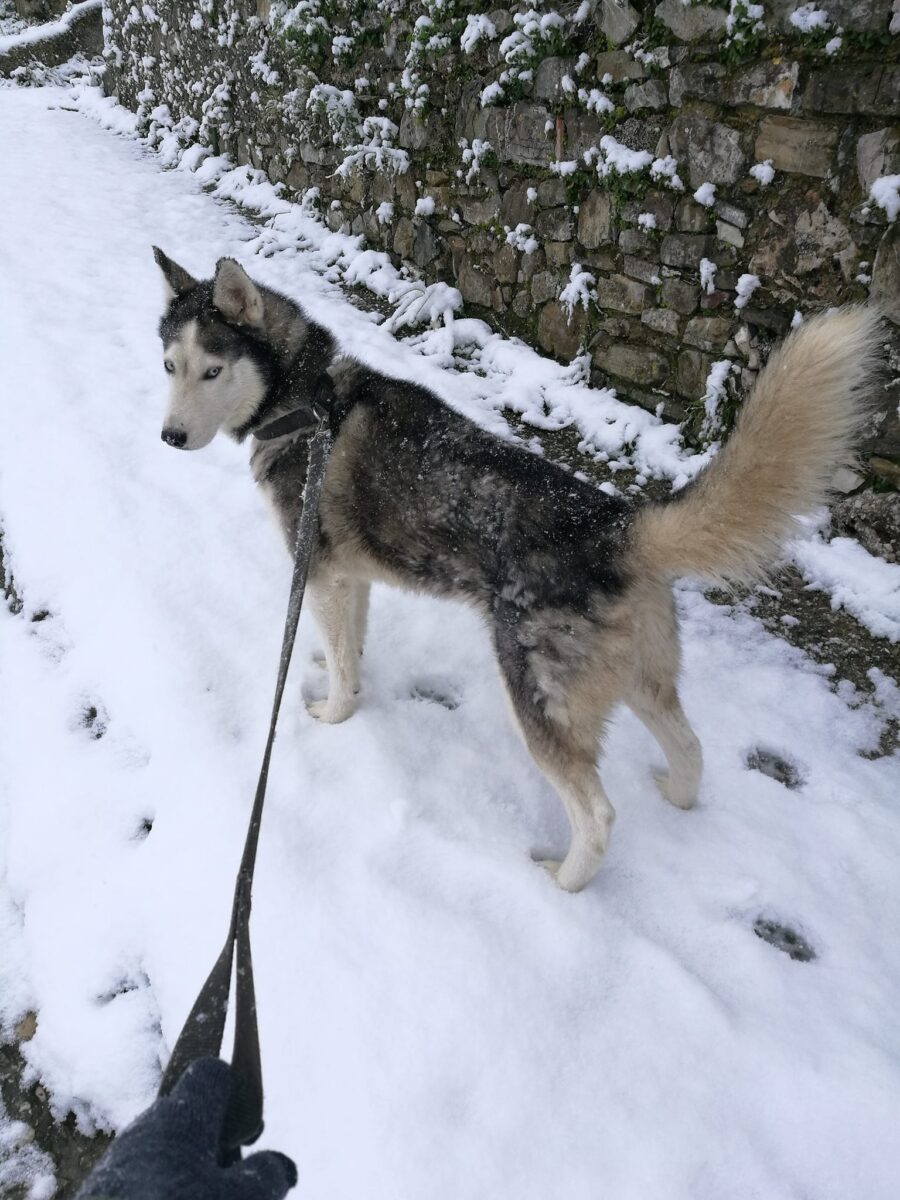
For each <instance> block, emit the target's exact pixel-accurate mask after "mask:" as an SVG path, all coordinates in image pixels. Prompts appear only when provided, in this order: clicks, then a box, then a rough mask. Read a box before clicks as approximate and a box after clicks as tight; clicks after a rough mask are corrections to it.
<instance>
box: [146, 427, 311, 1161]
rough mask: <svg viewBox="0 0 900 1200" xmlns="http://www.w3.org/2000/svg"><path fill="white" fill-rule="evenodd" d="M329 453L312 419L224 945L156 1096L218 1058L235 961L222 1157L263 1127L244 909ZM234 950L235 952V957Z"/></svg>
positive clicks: (247, 922) (248, 905)
mask: <svg viewBox="0 0 900 1200" xmlns="http://www.w3.org/2000/svg"><path fill="white" fill-rule="evenodd" d="M330 450H331V431H330V429H329V427H328V423H327V422H326V420H325V419H324V418H322V419H320V420H319V423H318V426H317V428H316V432H315V434H314V436H313V439H312V442H311V444H310V449H309V467H308V470H307V476H306V488H305V489H304V493H303V511H302V513H301V515H300V523H299V526H298V529H297V539H296V544H295V548H294V573H293V577H292V579H291V594H290V599H289V601H288V611H287V618H286V620H285V624H284V637H283V639H282V643H281V661H280V662H279V665H278V680H277V683H276V684H275V699H274V702H273V704H272V717H271V720H270V722H269V735H268V738H267V739H266V748H265V752H264V754H263V760H262V766H261V768H260V772H259V781H258V783H257V785H256V796H255V799H254V801H253V809H252V811H251V813H250V824H249V827H248V829H247V838H246V841H245V842H244V852H243V854H242V855H241V864H240V867H239V869H238V875H237V881H236V883H235V888H234V901H233V903H232V908H231V922H230V924H229V926H228V936H227V937H226V939H225V945H224V946H223V947H222V950H221V952H220V954H219V957H218V959H217V960H216V963H215V966H214V967H213V969H212V970H211V971H210V973H209V976H208V977H207V980H206V983H204V985H203V987H202V988H201V989H200V994H199V995H198V997H197V999H196V1001H195V1002H194V1006H193V1008H192V1009H191V1011H190V1014H189V1016H188V1018H187V1020H186V1021H185V1023H184V1027H183V1029H182V1030H181V1033H180V1034H179V1035H178V1041H177V1042H176V1043H175V1048H174V1049H173V1051H172V1056H171V1058H170V1059H169V1062H168V1065H167V1067H166V1070H165V1073H164V1074H163V1077H162V1082H161V1083H160V1087H159V1094H160V1095H161V1096H165V1095H168V1093H169V1092H170V1091H171V1090H172V1088H173V1087H174V1086H175V1084H176V1083H177V1082H178V1080H179V1079H180V1078H181V1075H182V1074H183V1072H184V1071H185V1070H186V1068H187V1067H188V1066H189V1065H190V1064H191V1063H192V1062H194V1060H195V1059H198V1058H206V1057H212V1058H218V1056H219V1052H220V1050H221V1047H222V1038H223V1036H224V1033H225V1018H226V1016H227V1013H228V998H229V995H230V992H231V976H232V965H233V963H234V960H235V956H236V957H237V973H236V978H235V1023H234V1050H233V1053H232V1057H231V1064H232V1079H233V1084H232V1092H231V1096H230V1098H229V1102H228V1109H227V1112H226V1114H225V1124H224V1129H223V1134H222V1151H223V1157H224V1158H225V1159H226V1160H230V1161H233V1160H234V1159H236V1158H239V1157H240V1147H241V1146H245V1145H249V1144H250V1143H251V1142H254V1141H256V1139H257V1138H258V1137H259V1135H260V1134H261V1133H262V1129H263V1086H262V1068H261V1065H260V1055H259V1028H258V1024H257V1017H256V993H255V990H254V987H253V960H252V956H251V952H250V909H251V903H252V896H251V893H252V888H253V870H254V867H255V866H256V849H257V846H258V844H259V830H260V825H261V822H262V812H263V805H264V803H265V798H266V783H267V782H268V778H269V762H270V760H271V757H272V746H273V745H274V743H275V727H276V725H277V723H278V713H279V711H280V709H281V700H282V697H283V695H284V687H285V683H286V682H287V676H288V668H289V667H290V665H291V653H292V652H293V649H294V639H295V637H296V635H297V625H298V623H299V621H300V609H301V607H302V605H303V596H304V593H305V591H306V579H307V576H308V574H309V564H310V560H311V558H312V554H313V550H314V549H315V545H316V537H317V534H318V516H319V498H320V496H321V492H322V481H323V479H324V476H325V464H326V463H327V461H328V454H329V452H330ZM235 951H236V955H235Z"/></svg>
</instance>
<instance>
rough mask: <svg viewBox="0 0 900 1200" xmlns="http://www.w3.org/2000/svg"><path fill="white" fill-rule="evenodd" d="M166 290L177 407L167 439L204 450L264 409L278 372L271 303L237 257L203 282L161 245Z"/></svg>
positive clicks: (167, 362) (163, 328)
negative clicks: (269, 331)
mask: <svg viewBox="0 0 900 1200" xmlns="http://www.w3.org/2000/svg"><path fill="white" fill-rule="evenodd" d="M153 255H154V258H155V259H156V261H157V264H158V265H159V268H160V270H161V271H162V273H163V278H164V279H165V285H166V299H167V301H168V304H167V308H166V312H165V314H164V315H163V318H162V320H161V321H160V324H159V334H160V337H161V338H162V344H163V366H164V367H165V370H166V372H167V373H168V375H169V381H170V391H169V403H168V407H167V409H166V415H165V418H164V420H163V428H162V439H163V441H164V442H168V444H169V445H170V446H175V447H177V448H178V449H180V450H199V449H200V448H201V447H202V446H207V445H209V443H210V442H211V441H212V440H213V438H214V437H215V436H216V434H217V433H218V432H219V430H220V429H221V430H224V431H225V432H227V433H239V431H240V430H241V429H242V428H243V427H245V426H247V425H248V423H249V422H250V421H252V419H253V416H254V414H255V413H256V411H257V410H258V409H259V407H260V405H261V404H262V402H263V400H264V398H265V395H266V392H267V390H268V388H269V384H270V382H271V379H272V376H273V372H274V370H275V356H274V352H273V350H272V348H271V347H270V346H269V344H268V339H267V336H266V300H265V294H264V291H263V289H261V288H259V287H257V285H256V284H255V283H254V282H253V280H252V279H251V278H250V276H249V275H248V274H247V272H246V271H245V270H244V269H243V267H241V266H240V265H239V264H238V263H237V262H235V260H234V259H233V258H223V259H220V260H219V263H218V265H217V267H216V274H215V278H213V279H210V280H203V281H200V282H198V281H197V280H196V279H194V278H193V276H192V275H190V274H189V273H188V272H187V271H186V270H185V269H184V268H183V267H180V266H179V265H178V264H177V263H175V262H173V261H172V259H170V258H168V257H167V256H166V255H165V254H163V252H162V250H160V249H158V248H157V247H156V246H154V248H153Z"/></svg>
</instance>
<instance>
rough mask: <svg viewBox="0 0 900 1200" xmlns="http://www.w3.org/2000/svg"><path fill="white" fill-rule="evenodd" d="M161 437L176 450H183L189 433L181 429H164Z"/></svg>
mask: <svg viewBox="0 0 900 1200" xmlns="http://www.w3.org/2000/svg"><path fill="white" fill-rule="evenodd" d="M160 437H161V438H162V440H163V441H164V442H166V443H167V444H168V445H169V446H174V447H175V449H176V450H183V449H184V445H185V442H186V441H187V434H186V433H185V432H184V431H183V430H181V429H164V430H163V431H162V433H161V434H160Z"/></svg>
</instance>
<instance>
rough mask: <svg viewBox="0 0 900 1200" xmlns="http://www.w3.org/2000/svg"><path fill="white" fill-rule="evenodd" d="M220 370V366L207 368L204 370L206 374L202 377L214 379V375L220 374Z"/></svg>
mask: <svg viewBox="0 0 900 1200" xmlns="http://www.w3.org/2000/svg"><path fill="white" fill-rule="evenodd" d="M221 371H222V368H221V367H210V368H209V370H208V371H207V372H206V374H205V375H204V376H203V378H204V379H215V377H216V376H217V375H219V374H221Z"/></svg>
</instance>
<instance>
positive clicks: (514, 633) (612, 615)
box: [155, 250, 874, 891]
mask: <svg viewBox="0 0 900 1200" xmlns="http://www.w3.org/2000/svg"><path fill="white" fill-rule="evenodd" d="M155 254H156V259H157V262H158V263H159V265H160V267H161V269H162V271H163V275H164V277H165V279H166V283H167V288H168V296H169V305H168V309H167V311H166V314H165V315H164V317H163V319H162V321H161V323H160V335H161V337H162V341H163V347H164V358H165V363H166V369H167V370H168V371H169V373H170V375H171V376H172V394H171V399H170V404H169V408H168V411H167V414H166V418H165V423H164V427H163V433H162V436H163V438H164V440H166V441H167V442H169V443H170V444H172V445H174V446H178V447H182V448H185V449H197V448H199V447H200V446H204V445H206V444H207V443H208V442H209V441H211V440H212V438H213V437H214V436H215V433H216V432H217V431H218V430H219V429H223V430H225V431H227V432H229V433H231V434H232V436H234V437H235V438H237V439H238V440H242V439H243V438H245V437H247V436H248V435H252V434H253V433H254V431H255V430H261V428H262V427H263V426H266V425H268V424H270V423H271V422H272V421H273V420H274V419H276V418H277V417H278V416H279V415H280V414H284V413H287V412H290V411H293V410H295V409H297V408H298V407H300V406H301V405H302V404H304V403H308V402H309V401H310V400H311V398H312V396H313V393H314V391H315V388H316V386H317V384H318V383H319V381H320V379H321V376H322V373H323V372H325V371H327V372H328V374H329V375H330V377H331V380H332V381H333V385H334V389H335V394H336V405H335V422H336V437H335V443H334V449H333V451H332V455H331V458H330V460H329V463H328V468H327V471H326V476H325V481H324V485H323V491H322V500H321V507H320V514H319V524H320V538H319V544H318V549H317V552H316V555H315V559H314V563H313V567H312V572H311V577H310V591H309V595H310V599H311V601H312V606H313V611H314V614H315V616H316V619H317V621H318V624H319V625H320V627H321V630H322V634H323V636H324V640H325V653H326V662H327V666H328V672H329V694H328V698H327V700H324V701H319V702H317V703H316V704H313V705H310V711H311V712H312V713H313V715H314V716H316V717H318V718H319V719H320V720H323V721H328V722H338V721H343V720H345V719H346V718H347V717H349V716H350V715H351V714H352V713H353V711H354V709H355V708H356V705H357V694H358V691H359V655H360V652H361V650H362V645H363V640H364V636H365V626H366V611H367V606H368V590H369V585H370V583H371V582H372V581H374V580H383V581H386V582H388V583H394V584H397V585H398V586H401V587H407V588H412V589H415V590H417V591H421V592H425V593H428V594H430V595H435V596H447V597H455V598H458V599H460V600H464V601H467V602H468V603H470V604H472V605H473V606H474V607H475V608H477V610H478V611H479V612H480V613H481V614H482V616H483V617H484V619H485V621H486V622H487V624H488V626H489V629H490V632H491V636H492V639H493V644H494V649H495V651H496V655H497V662H498V665H499V668H500V673H501V676H502V679H503V682H504V685H505V688H506V692H507V695H508V697H509V701H510V705H511V708H512V710H513V714H514V717H515V720H516V723H517V725H518V727H519V729H520V730H521V732H522V735H523V737H524V739H525V742H526V744H527V746H528V749H529V750H530V752H531V754H532V756H533V758H534V759H535V761H536V763H537V764H538V766H539V767H540V768H541V769H542V770H543V771H544V773H545V775H546V776H547V778H548V779H549V780H550V781H551V783H553V785H554V786H555V788H556V789H557V791H558V792H559V795H560V797H561V799H562V801H563V804H564V806H565V808H566V812H567V814H568V817H569V821H570V824H571V827H572V839H571V844H570V847H569V850H568V853H567V854H566V855H565V857H564V859H563V860H562V861H561V862H548V863H546V864H545V865H546V866H547V867H548V869H549V870H550V871H551V872H552V873H553V874H554V875H555V877H556V879H557V881H558V882H559V884H560V885H561V886H562V887H564V888H566V889H567V890H571V891H577V890H578V889H580V888H582V887H584V885H585V884H586V883H587V882H588V881H589V880H590V879H591V878H592V876H593V875H594V873H595V871H596V869H597V867H598V865H599V863H600V860H601V858H602V856H603V853H604V851H605V849H606V844H607V840H608V836H609V830H610V827H611V825H612V821H613V817H614V811H613V808H612V806H611V804H610V803H609V800H608V798H607V796H606V793H605V792H604V790H603V787H602V785H601V783H600V780H599V778H598V775H597V770H596V760H597V753H598V747H599V741H600V738H601V735H602V732H603V727H604V723H605V721H606V720H607V718H608V716H609V714H610V712H611V710H612V708H613V707H614V705H615V704H616V703H617V702H619V701H624V702H625V703H627V704H628V705H629V706H630V707H631V708H632V709H633V710H634V711H635V713H637V715H638V716H639V717H640V718H641V719H642V720H643V721H644V723H645V724H646V725H647V726H648V728H649V729H650V730H651V732H652V733H653V734H654V735H655V737H656V738H657V740H658V741H659V743H660V744H661V746H662V748H663V750H664V751H665V754H666V757H667V759H668V763H669V772H668V773H667V774H665V775H662V776H660V777H659V779H658V781H659V784H660V788H661V790H662V792H663V794H664V795H665V797H666V798H667V799H668V800H670V801H671V802H672V803H673V804H675V805H677V806H678V807H680V808H689V807H691V806H692V805H693V804H694V802H695V799H696V795H697V788H698V785H699V781H700V775H701V769H702V759H701V752H700V746H699V743H698V741H697V738H696V736H695V735H694V733H693V731H692V729H691V728H690V726H689V724H688V722H687V720H686V718H685V716H684V713H683V711H682V709H681V705H680V703H679V701H678V696H677V692H676V680H677V674H678V665H679V651H678V633H677V627H676V621H675V614H674V608H673V603H672V595H671V581H672V579H673V578H674V577H676V576H677V575H678V574H688V573H696V574H701V575H707V576H711V577H718V578H722V577H728V578H736V577H740V576H747V575H750V574H752V573H753V572H754V571H756V570H758V569H759V566H760V564H761V562H762V561H764V559H765V557H766V556H767V555H768V554H770V553H771V549H772V547H773V546H774V545H775V544H777V542H778V541H779V540H780V539H781V538H782V537H783V536H784V534H785V533H786V532H787V531H788V530H789V527H790V521H791V513H793V512H798V511H801V510H803V509H808V508H809V507H811V505H812V504H814V503H816V502H817V501H818V499H819V496H820V494H821V491H822V488H823V480H824V481H825V482H827V478H828V475H829V472H830V471H831V470H833V467H834V465H835V463H836V462H838V461H840V460H841V459H842V457H844V456H845V453H846V450H847V446H848V443H849V440H850V438H851V437H852V434H853V430H854V429H855V426H856V424H857V423H858V416H859V412H860V410H861V406H860V404H858V403H857V404H855V405H854V403H853V399H854V397H855V396H856V395H857V393H858V392H859V391H860V388H861V384H862V382H863V381H864V378H865V375H866V372H867V369H868V366H869V365H870V362H871V358H872V353H871V343H872V341H873V338H872V334H873V328H874V318H873V316H872V315H871V314H867V313H865V312H862V311H861V310H849V311H848V312H846V313H844V314H843V317H842V319H843V321H844V325H843V327H838V325H836V324H835V321H832V322H831V324H830V327H829V329H828V330H827V332H825V333H822V334H821V335H820V336H818V340H816V338H815V336H813V337H811V336H810V329H811V330H812V333H813V334H814V335H815V334H816V331H817V330H818V331H821V330H823V329H824V326H825V324H826V322H818V323H812V324H811V325H810V327H809V328H807V330H806V332H805V333H804V334H801V335H800V337H799V338H798V337H797V336H795V337H794V338H793V339H792V340H791V342H790V343H789V349H788V350H787V351H783V352H782V354H781V361H780V363H776V364H775V368H774V371H770V372H767V373H765V374H764V376H763V378H762V379H761V381H760V384H759V385H758V388H757V394H758V395H759V394H761V395H762V399H754V401H752V402H751V404H750V414H751V417H750V419H749V420H747V419H744V418H742V421H743V425H744V426H745V428H744V429H743V430H742V428H741V427H740V426H739V429H738V431H737V432H736V434H735V436H734V437H733V439H732V442H731V443H730V444H729V447H728V448H727V450H726V451H725V452H723V454H722V455H720V457H719V460H717V465H714V466H713V467H712V468H711V469H709V470H707V472H705V473H704V475H703V476H701V478H700V480H699V481H698V482H697V483H696V484H695V485H694V486H693V487H692V488H691V489H688V490H687V492H686V493H684V494H683V495H682V498H681V499H679V500H678V501H677V502H675V503H672V504H669V505H652V506H650V505H648V506H645V507H643V508H636V507H634V506H632V505H631V504H630V503H629V502H627V501H625V500H623V499H620V498H613V497H610V496H607V495H605V494H604V493H602V492H600V491H598V490H597V489H596V488H594V487H591V486H590V485H588V484H586V483H581V482H579V481H578V480H577V479H575V478H574V477H573V476H572V475H571V474H568V473H567V472H565V471H564V470H562V469H561V468H559V467H557V466H554V465H553V464H552V463H549V462H547V461H545V460H544V459H542V458H538V457H536V456H535V455H532V454H529V453H528V452H526V451H524V450H522V449H519V448H517V447H515V446H512V445H509V444H508V443H506V442H502V441H500V440H498V439H497V438H495V437H492V436H491V435H489V434H487V433H485V432H484V431H483V430H482V429H480V428H479V427H478V426H477V425H475V424H474V423H473V422H471V421H469V420H467V419H466V418H465V417H463V416H461V415H460V414H459V413H456V412H454V411H453V410H452V409H450V408H449V407H448V406H447V405H445V404H443V403H442V402H441V401H440V400H439V399H438V398H437V397H436V396H435V395H434V394H433V393H431V392H429V391H428V390H426V389H425V388H422V387H419V386H417V385H415V384H412V383H407V382H402V381H400V380H395V379H391V378H389V377H387V376H385V375H382V374H379V373H378V372H375V371H373V370H370V369H368V368H366V367H364V366H362V365H361V364H360V363H357V362H355V361H353V360H352V359H349V358H346V357H337V356H336V353H335V345H334V342H333V340H332V338H331V336H330V334H329V333H327V332H326V331H325V330H324V329H323V328H322V327H321V326H319V325H316V324H315V323H314V322H313V321H311V320H310V319H309V318H308V317H307V315H306V314H305V313H304V312H303V311H302V310H301V309H300V307H299V306H298V305H296V304H295V303H294V302H293V301H291V300H288V299H287V298H286V297H284V296H281V295H279V294H277V293H276V292H273V291H271V290H270V289H268V288H264V287H261V286H259V285H257V284H255V283H254V282H253V281H252V280H251V279H250V278H249V276H247V274H246V273H245V272H244V270H243V269H242V268H241V267H240V266H239V265H238V264H237V263H236V262H235V261H234V260H232V259H222V260H221V261H220V262H219V264H218V266H217V269H216V275H215V278H214V279H213V280H211V281H206V282H199V283H198V282H197V281H196V280H194V279H193V278H192V277H191V276H190V275H188V273H187V272H186V271H184V270H183V268H181V267H179V266H177V265H176V264H175V263H173V262H172V261H171V260H170V259H168V258H167V257H166V256H165V255H164V254H162V252H161V251H159V250H156V251H155ZM836 320H837V319H836ZM835 348H837V357H836V349H835ZM821 353H827V355H828V358H827V362H825V364H824V366H823V364H822V362H821V361H816V364H815V367H813V366H811V362H812V360H814V359H818V358H820V356H821ZM841 356H844V360H843V365H842V362H841ZM848 362H849V363H850V364H851V365H849V366H848V365H847V363H848ZM854 362H855V366H854V365H853V363H854ZM816 370H818V375H817V376H816V377H815V378H814V379H811V378H810V375H811V374H812V375H814V376H815V374H816ZM785 372H787V375H785ZM774 375H778V376H779V378H778V386H776V385H775V383H774V382H773V376H774ZM767 379H768V385H767V384H766V380H767ZM795 383H796V387H797V388H800V392H801V393H802V394H798V395H793V396H792V393H791V389H792V387H793V386H794V384H795ZM770 394H771V398H770ZM823 396H825V397H826V398H827V403H830V404H831V407H832V409H835V410H836V409H838V408H839V407H840V403H841V402H843V403H844V414H845V419H844V423H843V425H842V426H841V428H840V431H839V432H838V433H837V434H834V435H829V436H823V437H819V439H818V442H816V438H815V437H813V438H812V439H810V437H809V433H808V430H807V431H806V437H805V439H803V438H801V437H800V436H799V430H798V429H797V428H796V427H797V426H798V425H799V426H802V425H803V424H804V422H805V420H806V417H807V416H808V415H810V413H804V412H803V411H802V406H803V405H804V404H805V405H806V408H807V409H808V410H810V412H811V414H812V415H813V416H816V417H817V419H818V420H819V422H820V423H821V421H822V420H823V419H824V418H823V413H822V411H821V410H822V409H823V408H824V407H825V404H823V401H822V397H823ZM786 409H787V410H788V411H789V412H790V414H791V421H788V426H789V428H780V427H779V426H778V420H779V414H781V417H783V414H784V412H785V410H786ZM816 409H818V410H819V411H818V413H817V412H816ZM829 411H830V410H829ZM847 412H851V413H855V414H856V416H855V417H854V418H853V419H850V418H847V417H846V413H847ZM824 415H825V416H828V415H829V412H826V413H825V414H824ZM838 424H840V422H838ZM308 436H309V435H308V434H304V433H302V432H299V433H291V434H287V435H285V436H283V437H279V438H276V439H275V440H272V441H259V440H256V439H254V441H253V449H252V451H251V466H252V469H253V474H254V477H255V479H256V481H257V483H259V485H260V486H261V487H262V489H263V490H264V492H265V493H266V494H267V496H268V498H269V499H270V500H271V502H272V503H273V506H274V508H275V510H276V512H277V514H278V517H279V520H280V523H281V526H282V529H283V531H284V533H285V535H286V537H287V539H288V542H289V544H292V539H293V533H294V530H295V528H296V523H297V520H298V518H299V512H300V506H301V497H302V492H303V486H304V481H305V477H306V466H307V448H308V442H307V439H308ZM770 437H771V438H773V440H774V441H775V444H774V445H769V444H766V443H768V440H769V438H770ZM810 441H812V442H813V443H815V446H814V448H813V449H812V451H810V448H809V446H810ZM760 442H762V443H763V444H764V449H763V448H761V446H760ZM801 443H802V444H801ZM733 449H734V452H733V453H732V450H733ZM786 459H787V460H788V461H785V460H786ZM773 467H774V469H770V468H773ZM804 470H805V471H806V475H803V472H804ZM760 471H762V473H763V475H762V478H761V477H760ZM779 472H780V473H781V477H782V478H779ZM791 472H793V473H794V475H795V476H796V475H800V476H801V477H802V481H801V483H799V484H798V485H797V486H796V487H795V488H794V491H793V492H791V491H790V488H786V487H785V485H784V484H783V481H782V480H783V478H784V477H789V476H790V475H791ZM779 489H780V490H779ZM729 522H732V523H733V524H734V526H735V530H734V533H733V535H732V534H730V532H729V528H728V524H729Z"/></svg>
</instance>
